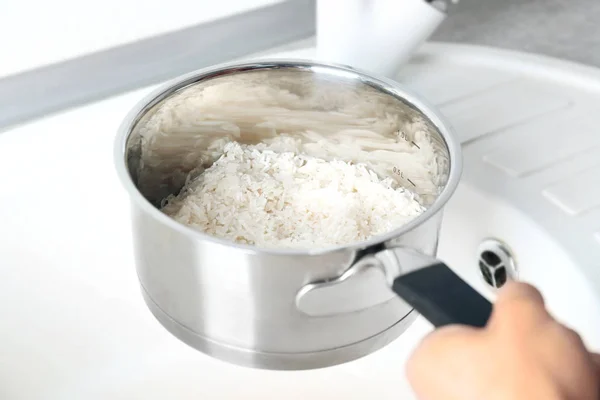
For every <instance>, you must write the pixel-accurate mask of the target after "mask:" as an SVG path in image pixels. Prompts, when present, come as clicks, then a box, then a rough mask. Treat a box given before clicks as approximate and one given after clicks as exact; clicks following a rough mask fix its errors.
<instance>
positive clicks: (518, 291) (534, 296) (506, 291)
mask: <svg viewBox="0 0 600 400" xmlns="http://www.w3.org/2000/svg"><path fill="white" fill-rule="evenodd" d="M496 302H497V303H498V302H502V303H507V302H508V303H511V302H526V303H531V304H535V305H537V306H542V307H543V306H544V298H543V297H542V294H541V293H540V291H539V290H537V289H536V288H535V287H533V286H532V285H530V284H528V283H524V282H515V281H510V282H507V283H506V285H504V286H503V287H502V289H500V292H499V293H498V300H497V301H496Z"/></svg>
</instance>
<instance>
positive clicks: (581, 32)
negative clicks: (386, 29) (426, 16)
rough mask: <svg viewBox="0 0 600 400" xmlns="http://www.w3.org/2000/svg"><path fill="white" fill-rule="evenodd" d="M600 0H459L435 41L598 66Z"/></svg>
mask: <svg viewBox="0 0 600 400" xmlns="http://www.w3.org/2000/svg"><path fill="white" fill-rule="evenodd" d="M599 21H600V0H460V2H459V4H458V6H456V8H455V9H454V11H453V12H452V13H451V15H450V16H449V17H448V18H447V19H446V21H445V22H444V24H443V25H442V26H441V27H440V29H439V30H438V31H437V32H436V34H435V35H434V40H438V41H450V42H459V43H471V44H480V45H487V46H495V47H502V48H506V49H513V50H521V51H528V52H534V53H539V54H545V55H549V56H553V57H558V58H566V59H569V60H573V61H578V62H581V63H585V64H592V65H595V66H600V23H599Z"/></svg>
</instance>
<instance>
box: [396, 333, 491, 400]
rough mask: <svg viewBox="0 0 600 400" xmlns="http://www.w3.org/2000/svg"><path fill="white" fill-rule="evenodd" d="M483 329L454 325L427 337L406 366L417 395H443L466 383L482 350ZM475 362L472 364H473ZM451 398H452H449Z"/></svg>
mask: <svg viewBox="0 0 600 400" xmlns="http://www.w3.org/2000/svg"><path fill="white" fill-rule="evenodd" d="M482 334H483V331H482V330H481V329H476V328H471V327H466V326H461V325H451V326H446V327H444V328H439V329H437V330H435V331H434V332H432V333H431V334H429V335H428V336H426V337H425V338H424V339H423V341H422V342H421V343H420V344H419V345H418V346H417V348H416V349H415V351H414V352H413V354H412V355H411V357H410V358H409V360H408V362H407V365H406V374H407V377H408V380H409V382H410V384H411V385H412V387H413V388H414V389H415V391H416V392H417V393H420V394H422V395H425V394H426V393H443V392H444V391H446V393H447V395H449V393H448V392H447V391H449V390H451V388H452V387H453V386H455V382H457V381H461V382H462V381H465V380H466V379H467V377H465V376H462V374H468V372H469V371H467V369H465V368H464V365H463V364H465V363H466V364H467V365H471V364H473V363H472V362H471V363H469V360H470V358H472V353H474V352H475V351H476V350H475V349H478V348H479V347H477V344H478V343H479V341H480V337H481V335H482ZM471 361H472V360H471ZM449 398H452V397H449Z"/></svg>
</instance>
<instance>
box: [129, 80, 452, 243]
mask: <svg viewBox="0 0 600 400" xmlns="http://www.w3.org/2000/svg"><path fill="white" fill-rule="evenodd" d="M324 84H326V82H319V87H321V85H324ZM336 89H337V87H336V88H334V89H332V90H317V89H315V85H314V82H313V81H312V78H311V77H310V76H305V77H304V78H303V77H302V76H301V75H298V74H296V73H290V74H287V73H286V72H283V71H281V74H280V75H279V76H276V75H274V72H272V71H269V72H268V73H265V74H263V73H260V72H257V73H252V74H240V75H237V76H236V75H234V76H226V77H223V78H215V79H213V80H211V81H210V82H209V83H207V84H201V85H195V86H191V87H188V88H186V89H184V90H181V91H179V92H177V93H176V94H174V95H172V96H171V97H170V98H169V99H168V100H166V101H165V102H163V103H160V104H158V105H157V106H155V107H154V108H153V110H152V112H149V113H148V114H147V115H146V116H144V118H142V120H141V121H140V122H139V124H138V125H137V128H136V130H135V135H138V136H139V142H138V143H139V147H137V148H136V149H134V153H135V152H138V153H137V154H139V163H138V164H137V165H135V164H134V168H135V171H134V172H133V173H134V175H135V176H136V178H137V185H138V188H139V189H140V191H141V192H142V193H144V195H145V197H146V198H147V199H149V200H150V201H151V202H153V203H154V204H156V205H159V204H162V205H163V206H164V208H163V211H164V212H165V213H167V214H168V215H171V216H172V217H174V218H175V219H177V220H178V221H180V222H182V223H184V224H188V225H190V226H192V227H194V228H196V229H199V230H201V231H203V232H206V233H209V234H212V235H215V236H219V237H223V238H227V239H230V240H235V241H238V242H241V243H249V244H254V245H257V246H261V247H265V246H267V247H288V248H289V247H292V248H315V247H324V246H330V245H335V244H347V243H349V242H354V241H358V240H363V239H365V238H367V237H369V236H373V235H377V234H380V233H383V232H386V231H389V230H391V229H394V228H397V227H398V226H400V225H402V224H404V223H406V221H408V220H410V219H412V218H414V217H415V215H418V214H419V213H420V212H422V211H423V209H424V207H428V206H429V205H430V204H432V203H433V201H434V200H435V198H436V197H437V195H438V193H439V190H440V189H441V187H443V185H444V182H445V179H446V172H447V170H448V159H447V157H446V156H445V154H444V150H443V145H442V143H441V142H440V141H438V140H434V139H432V138H433V136H434V135H432V134H431V132H432V128H431V125H430V124H429V123H428V122H427V121H426V120H425V119H423V118H421V117H420V116H419V115H418V113H414V112H410V111H409V110H408V108H407V107H402V106H399V105H398V101H397V100H394V99H393V98H391V97H390V96H388V95H385V94H383V93H380V92H378V91H377V90H375V89H372V90H371V89H370V88H362V89H361V90H360V91H359V90H356V91H353V90H352V89H351V88H350V89H347V90H336ZM257 143H258V144H257ZM132 157H133V155H132ZM133 158H135V157H133ZM309 170H310V171H311V175H310V176H309V175H308V174H307V173H306V171H309ZM282 171H283V172H282ZM184 184H185V187H184V189H183V190H181V188H182V186H184ZM259 188H260V189H261V191H260V192H259V190H258V189H259ZM405 188H409V189H410V190H407V189H405ZM355 189H356V192H355V191H354V190H355ZM180 190H181V191H180ZM412 192H414V194H413V193H412ZM161 200H162V203H161ZM419 204H420V205H419ZM422 206H423V207H422Z"/></svg>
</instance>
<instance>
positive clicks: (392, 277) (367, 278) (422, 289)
mask: <svg viewBox="0 0 600 400" xmlns="http://www.w3.org/2000/svg"><path fill="white" fill-rule="evenodd" d="M390 288H391V289H392V290H390ZM394 294H395V295H397V296H399V297H400V298H401V299H402V300H404V302H405V303H407V304H408V305H410V306H411V307H414V309H415V310H417V312H419V313H420V314H421V315H422V316H423V317H424V318H425V319H427V320H428V321H430V322H431V323H432V324H433V325H434V326H436V327H440V326H444V325H449V324H463V325H470V326H477V327H481V326H485V325H486V323H487V321H488V319H489V317H490V315H491V312H492V304H491V303H490V302H489V301H488V300H487V299H486V298H485V297H483V296H482V295H481V294H479V293H478V292H477V291H476V290H475V289H473V288H472V287H471V286H469V284H467V283H466V282H465V281H463V280H462V279H461V278H460V277H459V276H458V275H456V273H454V272H453V271H452V270H451V269H450V268H449V267H448V266H447V265H446V264H444V263H443V262H441V261H439V260H437V259H436V258H434V257H432V256H428V255H425V254H422V253H421V252H419V251H416V250H414V249H409V248H404V247H396V248H393V249H385V250H381V251H378V252H376V253H373V254H367V255H365V256H363V257H362V258H360V259H359V260H358V261H357V262H356V263H354V264H353V265H352V266H351V267H350V268H349V269H348V270H346V272H344V274H342V275H341V276H340V277H338V278H335V279H331V280H327V281H322V282H316V283H312V284H309V285H306V286H305V287H303V288H302V290H300V292H299V293H298V295H297V296H296V306H297V307H298V309H299V310H300V311H302V312H304V313H305V314H308V315H310V316H328V315H335V314H341V313H348V312H356V311H360V310H363V309H366V308H369V307H373V306H376V305H378V304H382V303H384V302H387V301H390V300H391V299H392V298H393V297H394Z"/></svg>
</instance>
